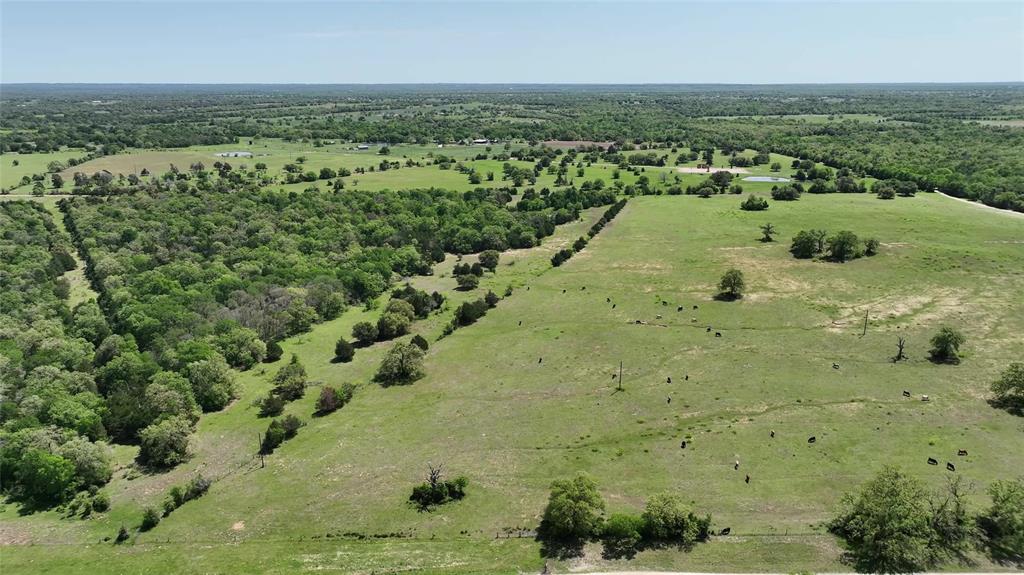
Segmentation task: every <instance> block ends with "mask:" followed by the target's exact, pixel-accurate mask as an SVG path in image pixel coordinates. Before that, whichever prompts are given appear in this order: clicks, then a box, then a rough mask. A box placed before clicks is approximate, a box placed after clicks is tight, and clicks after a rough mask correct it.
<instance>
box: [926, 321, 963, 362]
mask: <svg viewBox="0 0 1024 575" xmlns="http://www.w3.org/2000/svg"><path fill="white" fill-rule="evenodd" d="M966 341H967V338H966V337H964V334H962V333H960V331H958V330H956V329H953V328H951V327H947V326H943V327H942V328H940V329H939V333H937V334H935V336H934V337H932V340H931V344H932V349H931V351H930V352H929V354H930V355H931V358H932V361H935V362H937V363H960V346H961V345H963V344H964V343H965V342H966Z"/></svg>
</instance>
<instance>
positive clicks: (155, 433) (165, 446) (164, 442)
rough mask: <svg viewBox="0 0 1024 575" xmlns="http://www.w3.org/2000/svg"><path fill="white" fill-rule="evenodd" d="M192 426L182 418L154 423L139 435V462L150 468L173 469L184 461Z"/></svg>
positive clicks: (172, 418)
mask: <svg viewBox="0 0 1024 575" xmlns="http://www.w3.org/2000/svg"><path fill="white" fill-rule="evenodd" d="M191 431H192V426H191V425H190V424H189V422H188V420H186V419H185V418H183V417H180V416H177V417H171V418H168V419H165V420H164V421H161V422H159V423H154V424H153V425H150V426H149V427H147V428H145V429H143V430H142V431H141V432H140V433H139V461H141V462H142V463H144V464H145V465H148V466H151V467H173V466H175V465H177V464H179V463H181V462H182V461H185V459H186V458H187V454H188V436H189V433H190V432H191Z"/></svg>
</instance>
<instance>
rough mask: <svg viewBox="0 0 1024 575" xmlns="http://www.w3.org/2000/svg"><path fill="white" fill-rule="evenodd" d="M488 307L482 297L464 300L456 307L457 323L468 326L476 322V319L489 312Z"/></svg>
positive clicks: (455, 320) (455, 318) (455, 319)
mask: <svg viewBox="0 0 1024 575" xmlns="http://www.w3.org/2000/svg"><path fill="white" fill-rule="evenodd" d="M487 308H488V306H487V302H485V301H484V300H482V299H478V300H476V301H467V302H463V303H462V304H461V305H459V307H457V308H455V317H454V318H453V320H454V322H455V325H457V326H467V325H470V324H473V323H475V322H476V320H478V319H480V318H482V317H483V316H484V315H485V314H487Z"/></svg>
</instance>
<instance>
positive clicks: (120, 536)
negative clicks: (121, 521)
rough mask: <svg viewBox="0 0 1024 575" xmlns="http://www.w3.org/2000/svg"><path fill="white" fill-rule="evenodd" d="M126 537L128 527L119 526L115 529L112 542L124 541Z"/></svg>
mask: <svg viewBox="0 0 1024 575" xmlns="http://www.w3.org/2000/svg"><path fill="white" fill-rule="evenodd" d="M128 537H129V535H128V529H126V528H125V526H124V525H122V526H121V528H120V529H118V530H117V538H116V539H114V542H115V543H124V542H125V541H127V540H128Z"/></svg>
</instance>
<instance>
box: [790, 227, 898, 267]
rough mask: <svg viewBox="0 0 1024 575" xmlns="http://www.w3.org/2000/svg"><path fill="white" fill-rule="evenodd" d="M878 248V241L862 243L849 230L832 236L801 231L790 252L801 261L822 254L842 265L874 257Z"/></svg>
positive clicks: (817, 232) (815, 231)
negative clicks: (842, 263)
mask: <svg viewBox="0 0 1024 575" xmlns="http://www.w3.org/2000/svg"><path fill="white" fill-rule="evenodd" d="M878 247H879V243H878V240H876V239H874V238H868V239H867V240H864V241H861V239H860V238H858V237H857V234H855V233H853V232H851V231H849V230H843V231H840V232H837V233H835V234H832V235H831V236H830V235H828V232H826V231H825V230H800V232H799V233H797V235H796V236H794V237H793V243H792V245H790V248H789V252H790V253H791V254H793V257H795V258H799V259H809V258H813V257H814V256H816V255H819V254H821V255H823V256H824V257H825V259H827V260H829V261H834V262H840V263H841V262H845V261H848V260H852V259H856V258H859V257H861V256H873V255H875V254H877V253H878Z"/></svg>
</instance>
